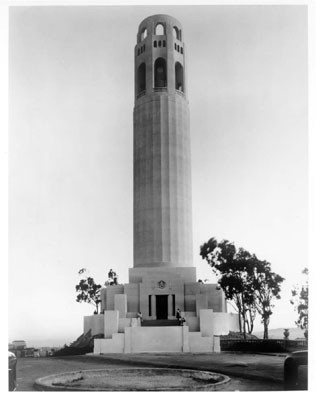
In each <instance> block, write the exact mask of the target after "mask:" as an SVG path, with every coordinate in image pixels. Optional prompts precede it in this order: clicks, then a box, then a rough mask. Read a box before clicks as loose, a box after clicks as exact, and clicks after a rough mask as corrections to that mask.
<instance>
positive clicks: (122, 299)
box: [114, 294, 127, 318]
mask: <svg viewBox="0 0 316 400" xmlns="http://www.w3.org/2000/svg"><path fill="white" fill-rule="evenodd" d="M114 310H117V311H118V312H119V317H120V318H125V317H126V313H127V298H126V294H115V295H114Z"/></svg>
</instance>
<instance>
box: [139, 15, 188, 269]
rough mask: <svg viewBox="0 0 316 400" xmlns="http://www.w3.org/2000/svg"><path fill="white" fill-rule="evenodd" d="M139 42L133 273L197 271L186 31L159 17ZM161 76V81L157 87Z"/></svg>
mask: <svg viewBox="0 0 316 400" xmlns="http://www.w3.org/2000/svg"><path fill="white" fill-rule="evenodd" d="M157 25H162V26H163V32H162V34H157V31H156V26H157ZM174 32H175V35H174ZM160 33H161V32H160ZM137 38H138V42H137V44H136V46H135V107H134V268H141V267H145V268H148V267H192V266H193V255H192V204H191V203H192V201H191V156H190V130H189V108H188V101H187V90H186V71H185V46H184V43H183V40H182V27H181V24H180V23H179V21H177V20H176V19H174V18H172V17H170V16H167V15H154V16H152V17H148V18H146V19H145V20H144V21H143V22H142V23H141V24H140V27H139V31H138V35H137ZM159 63H160V64H159ZM158 64H159V65H161V66H158V67H157V65H158ZM159 74H162V78H161V79H160V80H158V83H157V79H156V77H157V76H160V75H159Z"/></svg>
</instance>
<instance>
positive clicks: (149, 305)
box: [148, 294, 151, 317]
mask: <svg viewBox="0 0 316 400" xmlns="http://www.w3.org/2000/svg"><path fill="white" fill-rule="evenodd" d="M148 315H149V317H151V294H150V295H149V296H148Z"/></svg>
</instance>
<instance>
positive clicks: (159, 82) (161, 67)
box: [154, 57, 167, 88]
mask: <svg viewBox="0 0 316 400" xmlns="http://www.w3.org/2000/svg"><path fill="white" fill-rule="evenodd" d="M154 71H155V88H162V87H167V63H166V60H165V59H164V58H161V57H159V58H157V60H156V61H155V67H154Z"/></svg>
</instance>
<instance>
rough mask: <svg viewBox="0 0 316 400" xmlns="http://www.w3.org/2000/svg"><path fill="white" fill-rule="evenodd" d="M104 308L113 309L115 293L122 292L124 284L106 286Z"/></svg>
mask: <svg viewBox="0 0 316 400" xmlns="http://www.w3.org/2000/svg"><path fill="white" fill-rule="evenodd" d="M105 292H106V300H105V303H106V310H114V298H115V295H116V294H124V285H113V286H107V288H106V291H105Z"/></svg>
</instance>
